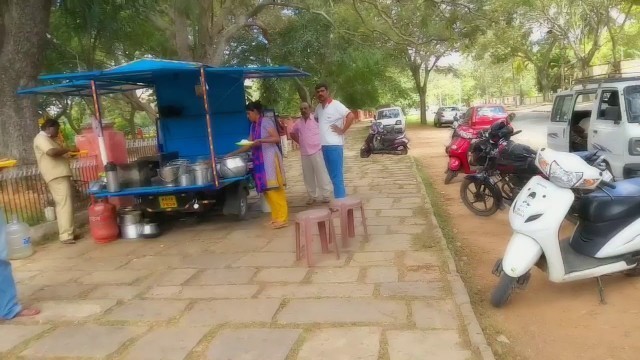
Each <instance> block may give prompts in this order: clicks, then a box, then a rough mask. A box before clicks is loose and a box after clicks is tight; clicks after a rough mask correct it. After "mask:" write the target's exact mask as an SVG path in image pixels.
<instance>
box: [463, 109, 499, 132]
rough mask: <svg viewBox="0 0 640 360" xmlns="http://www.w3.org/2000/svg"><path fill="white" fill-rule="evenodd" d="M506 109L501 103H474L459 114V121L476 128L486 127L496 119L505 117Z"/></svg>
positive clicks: (496, 120)
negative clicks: (474, 104)
mask: <svg viewBox="0 0 640 360" xmlns="http://www.w3.org/2000/svg"><path fill="white" fill-rule="evenodd" d="M508 115H509V114H508V113H507V109H505V107H504V106H502V105H493V104H488V105H476V106H472V107H470V108H468V109H467V111H466V112H465V113H464V114H462V115H460V117H459V122H460V123H464V124H466V125H467V126H470V127H472V128H474V129H476V130H480V129H486V128H489V127H490V126H491V125H493V124H494V123H495V122H498V121H505V120H506V119H507V116H508Z"/></svg>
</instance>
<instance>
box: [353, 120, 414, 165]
mask: <svg viewBox="0 0 640 360" xmlns="http://www.w3.org/2000/svg"><path fill="white" fill-rule="evenodd" d="M408 152H409V138H407V136H406V134H405V131H404V128H402V127H399V126H394V125H385V126H382V123H380V122H377V121H374V122H373V123H371V128H370V130H369V136H367V138H366V139H365V141H364V144H363V145H362V147H361V148H360V157H361V158H368V157H369V156H371V154H392V155H406V154H407V153H408Z"/></svg>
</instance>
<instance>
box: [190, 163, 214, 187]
mask: <svg viewBox="0 0 640 360" xmlns="http://www.w3.org/2000/svg"><path fill="white" fill-rule="evenodd" d="M193 177H194V184H195V185H206V184H210V183H211V180H212V179H211V178H212V173H211V165H210V164H209V163H206V162H201V163H197V164H195V165H193Z"/></svg>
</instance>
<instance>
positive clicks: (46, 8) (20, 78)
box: [0, 0, 51, 163]
mask: <svg viewBox="0 0 640 360" xmlns="http://www.w3.org/2000/svg"><path fill="white" fill-rule="evenodd" d="M50 13H51V2H50V1H46V0H0V17H2V18H3V19H2V21H0V99H2V106H0V139H2V140H1V141H0V156H9V157H12V158H16V159H19V160H21V161H22V163H33V162H34V159H35V154H34V153H33V145H32V144H33V137H34V136H35V135H36V134H37V132H38V122H37V119H38V111H37V108H36V97H35V96H18V95H17V94H16V91H17V90H18V89H19V88H23V87H29V86H33V85H35V82H36V80H37V77H38V74H39V73H40V70H41V66H42V60H43V54H44V47H45V34H46V32H47V30H48V28H49V15H50ZM26 39H28V40H26Z"/></svg>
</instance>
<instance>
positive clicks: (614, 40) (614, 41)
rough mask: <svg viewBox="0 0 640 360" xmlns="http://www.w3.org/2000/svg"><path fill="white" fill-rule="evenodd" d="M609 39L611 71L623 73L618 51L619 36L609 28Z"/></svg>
mask: <svg viewBox="0 0 640 360" xmlns="http://www.w3.org/2000/svg"><path fill="white" fill-rule="evenodd" d="M609 39H610V40H611V55H612V56H611V73H612V74H621V73H622V64H621V62H620V56H619V55H620V54H619V53H618V37H617V36H616V35H615V34H614V33H613V31H612V30H609Z"/></svg>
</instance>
